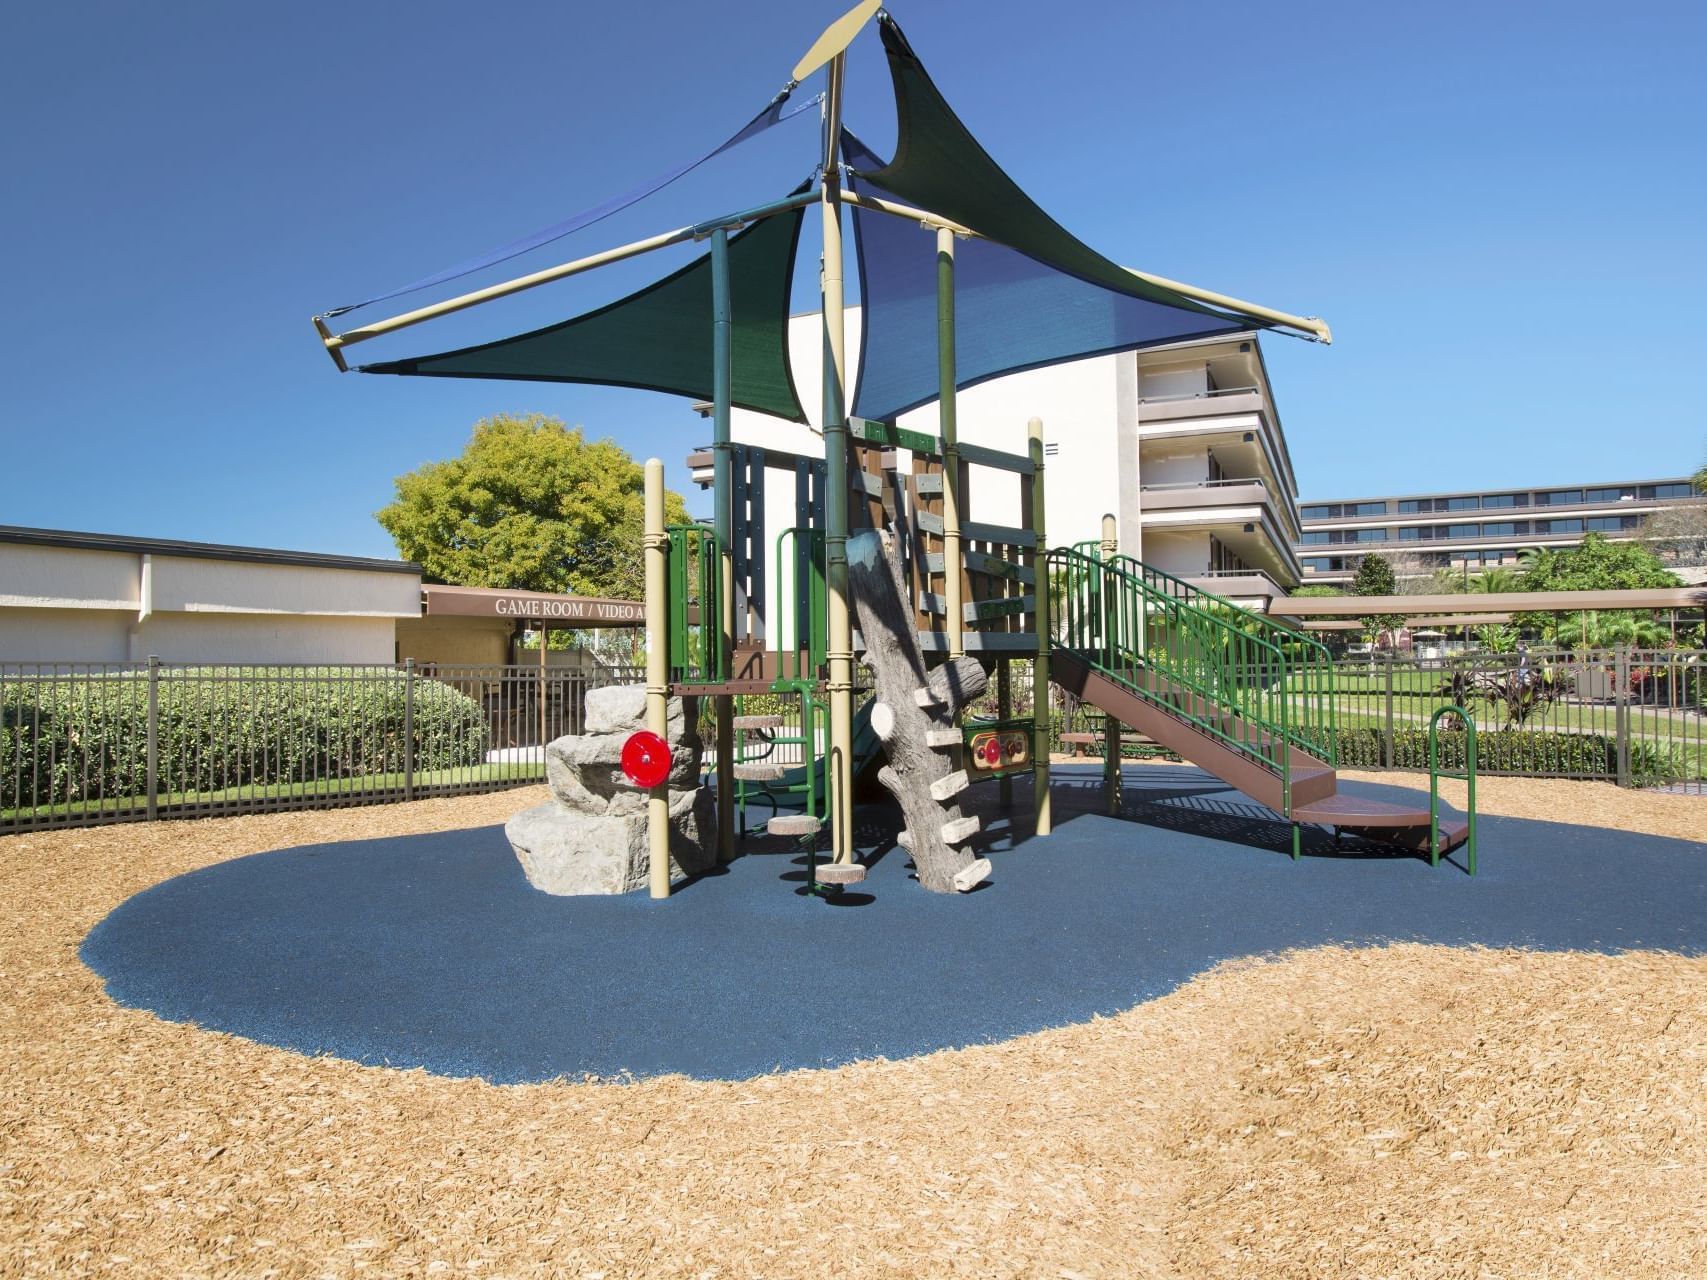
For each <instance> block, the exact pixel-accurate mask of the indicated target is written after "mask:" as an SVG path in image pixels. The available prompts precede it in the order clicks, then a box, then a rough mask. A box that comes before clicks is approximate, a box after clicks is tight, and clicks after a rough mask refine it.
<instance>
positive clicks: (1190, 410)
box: [689, 308, 1302, 609]
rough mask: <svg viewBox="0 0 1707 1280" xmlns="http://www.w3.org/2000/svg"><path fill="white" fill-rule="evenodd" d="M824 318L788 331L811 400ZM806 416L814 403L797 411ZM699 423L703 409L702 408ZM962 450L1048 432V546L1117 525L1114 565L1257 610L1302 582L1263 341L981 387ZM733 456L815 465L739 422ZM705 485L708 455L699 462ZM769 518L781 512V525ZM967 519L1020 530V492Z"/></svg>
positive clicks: (1122, 358)
mask: <svg viewBox="0 0 1707 1280" xmlns="http://www.w3.org/2000/svg"><path fill="white" fill-rule="evenodd" d="M819 323H820V322H819V319H818V317H817V315H816V314H812V315H807V316H797V317H796V318H795V319H794V322H793V324H792V325H791V327H790V333H789V341H790V357H791V360H792V362H793V367H794V371H795V377H796V380H797V382H798V385H799V386H800V387H801V388H802V389H803V391H804V389H806V388H810V387H815V386H816V385H817V380H818V368H819V359H820V353H821V348H822V337H821V333H820V329H819ZM858 334H859V325H858V312H857V308H851V309H850V311H849V320H848V339H849V341H848V347H849V352H848V367H849V368H850V369H856V368H858ZM802 400H804V401H805V402H806V403H807V405H808V410H809V412H810V411H812V410H813V409H814V408H815V401H816V397H813V396H810V395H805V394H803V395H802ZM696 407H698V408H699V409H700V411H701V412H702V413H708V412H709V406H706V405H701V406H696ZM956 410H957V413H956V416H957V420H958V429H959V437H960V439H961V440H962V441H963V442H966V443H969V444H974V445H984V446H986V447H990V448H996V449H1005V450H1009V451H1012V452H1021V453H1023V452H1024V450H1025V440H1026V434H1025V433H1026V421H1027V419H1029V418H1031V417H1033V416H1036V417H1039V418H1041V419H1042V420H1043V429H1044V438H1045V440H1046V441H1047V444H1046V446H1045V453H1046V455H1047V461H1048V483H1047V499H1046V500H1047V503H1048V509H1047V511H1046V513H1045V515H1046V519H1047V527H1048V531H1049V541H1050V543H1051V544H1052V545H1055V546H1063V545H1070V544H1072V543H1075V542H1083V541H1087V540H1091V539H1096V538H1099V537H1100V536H1101V531H1102V517H1103V514H1104V513H1105V512H1108V513H1112V514H1114V515H1115V517H1116V520H1117V525H1118V531H1119V542H1120V550H1121V551H1122V552H1123V553H1124V554H1126V555H1131V556H1135V557H1137V558H1139V559H1142V560H1144V561H1146V562H1148V563H1149V564H1152V565H1154V566H1155V567H1157V568H1159V569H1161V570H1163V571H1164V572H1167V573H1171V574H1174V575H1175V576H1176V577H1180V578H1184V579H1186V580H1188V581H1190V582H1192V583H1193V584H1195V585H1198V586H1200V587H1202V588H1203V589H1205V590H1209V591H1214V592H1216V593H1218V594H1220V595H1224V596H1228V597H1230V598H1232V599H1234V600H1236V601H1238V602H1240V603H1241V604H1245V605H1247V606H1249V607H1254V608H1259V609H1260V608H1264V607H1266V605H1267V603H1268V601H1269V600H1271V599H1272V598H1274V597H1276V596H1281V595H1285V594H1286V593H1287V591H1288V590H1289V589H1291V588H1292V587H1294V586H1296V585H1297V584H1298V583H1299V581H1300V580H1301V577H1302V568H1301V566H1300V564H1299V559H1298V555H1297V553H1296V552H1295V551H1294V550H1293V543H1294V542H1295V541H1296V540H1297V539H1298V538H1299V536H1300V533H1301V529H1300V525H1299V517H1298V501H1297V494H1298V489H1297V483H1296V481H1295V480H1294V479H1293V474H1292V460H1291V458H1290V456H1289V455H1288V454H1287V450H1286V441H1285V437H1284V436H1283V435H1282V433H1281V427H1280V418H1279V415H1278V413H1277V412H1276V411H1275V407H1274V396H1273V393H1272V391H1271V389H1270V387H1269V382H1268V373H1267V370H1266V368H1265V367H1264V364H1263V358H1262V348H1261V346H1260V344H1259V342H1258V340H1257V337H1256V335H1255V334H1252V333H1241V334H1233V335H1230V336H1227V337H1222V338H1216V339H1213V340H1209V341H1197V342H1187V343H1177V344H1173V345H1169V346H1164V347H1152V348H1148V349H1146V350H1144V351H1140V352H1136V353H1134V352H1123V353H1117V354H1114V355H1106V356H1093V357H1090V358H1087V359H1083V360H1075V361H1072V362H1071V363H1067V364H1059V365H1051V366H1048V367H1045V368H1041V369H1032V370H1027V371H1025V372H1021V373H1014V374H1009V375H1007V376H1004V377H1001V378H996V379H993V380H991V381H989V382H985V383H981V384H979V385H977V386H973V387H968V388H965V389H964V390H962V391H961V392H960V393H959V394H958V396H957V397H956ZM897 423H898V425H899V426H902V427H906V428H911V429H913V430H917V431H922V432H925V433H927V434H931V435H935V434H936V431H937V406H936V405H935V404H934V403H932V404H927V405H925V406H923V407H921V408H918V409H915V410H912V411H911V412H908V413H904V414H902V415H900V417H899V418H898V419H897ZM731 432H732V434H733V436H734V438H735V440H736V441H737V442H739V443H743V444H749V445H759V446H762V447H764V448H765V449H767V450H775V451H780V452H783V453H794V454H805V455H808V456H813V457H820V456H822V453H823V440H822V436H821V435H820V434H819V433H818V431H817V430H816V425H815V424H814V427H813V428H811V429H808V428H803V427H800V426H797V425H795V424H793V423H788V422H784V421H782V420H780V419H777V418H772V417H769V416H767V415H764V414H759V413H752V412H749V411H746V410H741V409H737V410H736V411H735V413H734V415H733V420H732V423H731ZM689 461H690V467H691V469H692V472H693V478H694V480H695V481H696V482H698V483H699V484H701V485H709V484H710V482H711V455H710V452H709V451H702V452H700V453H697V454H695V455H694V456H693V457H692V458H690V460H689ZM767 502H768V503H769V504H771V505H767V521H766V523H767V527H768V528H770V529H771V530H772V534H773V536H774V533H775V531H776V530H778V529H781V528H785V527H787V526H788V525H791V524H793V523H794V515H793V510H792V507H791V505H790V503H791V502H792V499H791V498H788V497H786V496H784V495H782V494H781V493H780V492H779V493H778V494H777V495H776V496H774V497H772V498H770V499H768V500H767ZM773 507H774V509H773ZM963 517H964V518H969V519H975V520H980V521H993V522H997V523H1006V524H1017V523H1019V508H1018V498H1017V486H1013V485H1002V486H994V485H992V486H989V487H988V488H987V489H985V488H980V489H979V490H978V491H977V492H974V493H973V494H972V495H971V510H970V512H969V513H963Z"/></svg>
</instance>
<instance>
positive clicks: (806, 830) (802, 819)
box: [765, 813, 824, 836]
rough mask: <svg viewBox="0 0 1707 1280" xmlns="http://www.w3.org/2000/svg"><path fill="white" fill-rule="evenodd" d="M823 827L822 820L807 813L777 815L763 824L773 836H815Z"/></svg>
mask: <svg viewBox="0 0 1707 1280" xmlns="http://www.w3.org/2000/svg"><path fill="white" fill-rule="evenodd" d="M823 825H824V820H823V819H822V818H815V817H813V816H812V815H811V814H809V813H779V814H778V815H777V816H776V817H774V818H772V819H771V820H770V821H769V822H767V823H765V830H766V831H767V832H769V833H770V834H771V835H773V836H815V835H817V834H818V830H819V828H820V827H822V826H823Z"/></svg>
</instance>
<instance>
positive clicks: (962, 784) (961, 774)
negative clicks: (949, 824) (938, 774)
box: [931, 769, 967, 800]
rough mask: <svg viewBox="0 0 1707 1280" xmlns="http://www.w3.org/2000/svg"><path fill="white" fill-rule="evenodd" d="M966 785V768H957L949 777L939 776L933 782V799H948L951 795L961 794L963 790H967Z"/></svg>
mask: <svg viewBox="0 0 1707 1280" xmlns="http://www.w3.org/2000/svg"><path fill="white" fill-rule="evenodd" d="M966 787H967V781H966V770H964V769H956V770H955V771H954V772H953V773H951V774H949V775H948V777H946V778H938V779H937V780H936V781H935V782H933V783H931V799H932V800H947V799H949V798H950V797H951V796H957V795H959V794H960V793H961V792H962V791H964V790H966Z"/></svg>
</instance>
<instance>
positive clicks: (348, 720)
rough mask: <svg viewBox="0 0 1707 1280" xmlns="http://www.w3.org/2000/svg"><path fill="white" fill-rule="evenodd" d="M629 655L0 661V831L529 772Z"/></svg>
mask: <svg viewBox="0 0 1707 1280" xmlns="http://www.w3.org/2000/svg"><path fill="white" fill-rule="evenodd" d="M643 678H644V677H643V674H642V672H641V671H640V669H639V668H633V667H605V666H601V667H596V668H589V669H567V668H551V667H547V668H544V669H541V668H538V667H533V666H451V665H434V666H416V665H415V664H414V663H412V662H411V663H405V664H403V665H401V666H265V667H261V666H193V667H188V666H167V665H165V664H162V663H160V662H158V661H150V662H147V663H134V664H90V663H64V664H31V665H10V666H3V667H0V831H8V830H12V831H17V830H28V829H32V828H39V827H59V826H89V825H94V824H97V823H105V822H133V821H140V820H148V819H153V818H181V817H204V816H211V815H216V814H234V813H254V812H262V811H268V810H279V809H309V808H325V807H331V806H340V805H355V804H374V803H382V802H386V801H392V800H410V799H416V798H421V797H427V796H442V795H455V794H463V793H469V792H477V791H493V790H497V789H499V788H503V787H512V786H518V785H522V784H525V783H530V782H538V781H541V780H543V779H544V777H545V744H546V743H548V742H550V741H551V740H552V739H553V738H556V737H559V736H561V735H562V734H566V733H578V732H580V731H581V729H582V725H583V723H584V719H585V714H586V694H587V691H588V690H589V689H592V688H598V687H600V686H603V685H610V684H639V683H641V682H642V681H643Z"/></svg>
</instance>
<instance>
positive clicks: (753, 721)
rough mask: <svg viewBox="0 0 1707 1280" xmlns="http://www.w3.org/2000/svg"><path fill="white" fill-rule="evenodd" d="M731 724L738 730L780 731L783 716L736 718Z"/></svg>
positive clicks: (732, 719) (731, 720)
mask: <svg viewBox="0 0 1707 1280" xmlns="http://www.w3.org/2000/svg"><path fill="white" fill-rule="evenodd" d="M729 723H730V724H731V725H733V726H734V727H735V728H737V729H780V728H782V717H781V716H735V717H733V718H731V719H730V721H729Z"/></svg>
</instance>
